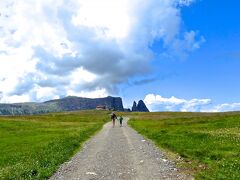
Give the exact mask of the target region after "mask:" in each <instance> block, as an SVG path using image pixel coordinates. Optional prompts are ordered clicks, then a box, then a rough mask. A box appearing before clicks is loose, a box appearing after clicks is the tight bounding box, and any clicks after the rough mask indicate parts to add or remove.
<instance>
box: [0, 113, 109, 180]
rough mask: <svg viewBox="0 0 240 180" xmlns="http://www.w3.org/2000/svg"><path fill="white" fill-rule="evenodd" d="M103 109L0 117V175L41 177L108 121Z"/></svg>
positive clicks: (64, 159)
mask: <svg viewBox="0 0 240 180" xmlns="http://www.w3.org/2000/svg"><path fill="white" fill-rule="evenodd" d="M107 113H108V112H107V111H83V112H71V113H55V114H46V115H40V116H19V117H16V116H9V117H0V179H45V178H47V177H49V176H50V175H51V174H52V173H53V172H54V171H55V170H56V168H57V167H58V166H59V165H60V164H62V163H63V162H65V161H66V160H68V159H69V158H70V157H71V156H72V155H73V154H74V153H76V151H77V150H79V148H80V145H81V143H82V142H83V141H85V140H86V139H88V138H89V137H90V136H91V135H93V134H94V133H95V132H96V131H98V130H100V129H101V127H102V125H103V124H104V123H105V122H106V121H108V115H107Z"/></svg>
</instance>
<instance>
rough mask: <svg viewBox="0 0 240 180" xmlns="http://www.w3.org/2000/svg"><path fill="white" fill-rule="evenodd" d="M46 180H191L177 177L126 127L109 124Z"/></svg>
mask: <svg viewBox="0 0 240 180" xmlns="http://www.w3.org/2000/svg"><path fill="white" fill-rule="evenodd" d="M50 179H66V180H69V179H74V180H76V179H81V180H90V179H109V180H115V179H127V180H131V179H136V180H137V179H138V180H150V179H193V178H192V177H189V176H186V175H183V174H179V173H178V171H177V169H176V168H175V165H174V163H173V162H170V161H169V160H167V159H166V158H165V157H164V155H163V154H162V153H161V152H160V151H159V150H158V149H157V148H156V147H155V145H154V144H153V143H151V142H149V141H147V140H145V139H144V138H143V137H142V136H141V135H139V134H138V133H137V132H136V131H135V130H133V129H132V128H130V127H129V126H128V125H127V119H126V118H125V119H124V122H123V127H119V126H118V124H117V126H115V128H112V125H111V123H107V124H105V125H104V127H103V129H102V130H101V131H100V132H99V133H98V134H97V135H96V136H94V137H93V138H92V139H90V140H89V141H88V142H86V143H85V144H84V146H83V148H82V150H81V151H80V152H79V153H77V154H76V155H75V156H74V157H73V158H72V159H71V160H70V161H69V162H66V163H64V164H63V165H61V167H60V168H59V170H58V171H57V172H56V173H55V174H54V175H53V176H52V177H51V178H50Z"/></svg>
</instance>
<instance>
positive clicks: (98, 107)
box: [96, 105, 106, 110]
mask: <svg viewBox="0 0 240 180" xmlns="http://www.w3.org/2000/svg"><path fill="white" fill-rule="evenodd" d="M96 110H106V106H105V105H98V106H97V107H96Z"/></svg>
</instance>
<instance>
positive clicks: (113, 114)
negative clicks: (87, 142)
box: [111, 112, 117, 128]
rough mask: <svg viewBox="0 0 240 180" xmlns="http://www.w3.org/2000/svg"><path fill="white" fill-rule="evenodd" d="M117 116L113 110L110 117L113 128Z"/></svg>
mask: <svg viewBox="0 0 240 180" xmlns="http://www.w3.org/2000/svg"><path fill="white" fill-rule="evenodd" d="M116 118H117V116H116V114H115V113H114V112H112V114H111V119H112V123H113V128H114V127H115V120H116Z"/></svg>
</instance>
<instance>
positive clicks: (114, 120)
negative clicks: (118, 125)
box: [112, 119, 115, 127]
mask: <svg viewBox="0 0 240 180" xmlns="http://www.w3.org/2000/svg"><path fill="white" fill-rule="evenodd" d="M112 122H113V127H114V126H115V119H113V120H112Z"/></svg>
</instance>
